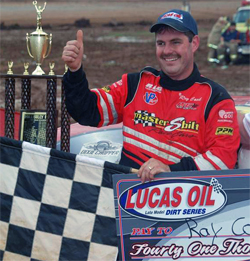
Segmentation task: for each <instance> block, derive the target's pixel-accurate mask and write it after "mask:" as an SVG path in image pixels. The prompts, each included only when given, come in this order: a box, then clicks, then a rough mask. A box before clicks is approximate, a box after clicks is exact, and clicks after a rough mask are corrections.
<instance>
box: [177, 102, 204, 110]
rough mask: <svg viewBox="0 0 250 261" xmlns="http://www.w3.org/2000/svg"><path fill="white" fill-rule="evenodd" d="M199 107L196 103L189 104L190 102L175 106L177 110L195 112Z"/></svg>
mask: <svg viewBox="0 0 250 261" xmlns="http://www.w3.org/2000/svg"><path fill="white" fill-rule="evenodd" d="M198 106H199V105H198V104H197V103H193V102H192V103H191V102H179V103H178V104H176V108H177V109H183V110H197V107H198Z"/></svg>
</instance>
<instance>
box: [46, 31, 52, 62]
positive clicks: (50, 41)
mask: <svg viewBox="0 0 250 261" xmlns="http://www.w3.org/2000/svg"><path fill="white" fill-rule="evenodd" d="M51 46H52V34H50V35H49V48H48V51H47V53H46V54H45V56H44V58H47V57H48V55H49V54H50V51H51Z"/></svg>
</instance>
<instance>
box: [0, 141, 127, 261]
mask: <svg viewBox="0 0 250 261" xmlns="http://www.w3.org/2000/svg"><path fill="white" fill-rule="evenodd" d="M112 165H114V166H115V167H114V168H113V169H112ZM119 166H120V165H117V164H112V163H109V162H105V161H103V160H97V159H91V158H87V157H84V156H80V155H75V154H71V153H66V152H62V151H57V150H55V149H49V148H45V147H42V146H38V145H34V144H31V143H29V142H25V141H23V142H21V141H16V140H12V139H8V138H3V137H0V180H1V182H0V235H1V236H0V238H1V240H0V241H1V242H0V260H41V261H42V260H43V261H47V260H71V261H72V260H85V261H98V260H99V261H103V260H110V261H112V260H113V261H114V260H116V258H117V253H118V248H117V243H118V240H117V236H116V224H115V210H114V196H113V186H112V174H113V173H121V172H122V173H129V172H125V171H126V170H125V169H124V168H126V167H124V168H123V170H122V171H119V170H118V167H119ZM121 167H123V166H121ZM123 171H124V172H123Z"/></svg>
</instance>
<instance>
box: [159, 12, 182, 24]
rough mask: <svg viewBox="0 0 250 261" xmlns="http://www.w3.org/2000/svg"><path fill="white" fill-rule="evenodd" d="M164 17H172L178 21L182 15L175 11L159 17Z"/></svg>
mask: <svg viewBox="0 0 250 261" xmlns="http://www.w3.org/2000/svg"><path fill="white" fill-rule="evenodd" d="M165 18H172V19H176V20H179V21H180V22H182V20H183V15H182V14H178V13H175V12H169V13H166V14H165V15H163V16H162V17H161V19H165Z"/></svg>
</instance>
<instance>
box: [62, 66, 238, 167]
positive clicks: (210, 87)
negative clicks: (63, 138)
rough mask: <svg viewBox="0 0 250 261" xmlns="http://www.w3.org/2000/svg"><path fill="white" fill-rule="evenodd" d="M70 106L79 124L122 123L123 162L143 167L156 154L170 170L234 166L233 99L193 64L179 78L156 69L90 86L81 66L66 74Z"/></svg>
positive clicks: (147, 68) (69, 110) (69, 108)
mask: <svg viewBox="0 0 250 261" xmlns="http://www.w3.org/2000/svg"><path fill="white" fill-rule="evenodd" d="M63 81H64V85H65V93H66V106H67V109H68V112H69V113H70V115H71V116H72V117H73V118H74V119H75V120H76V121H77V122H79V123H80V124H83V125H90V126H98V127H101V126H105V125H109V124H115V123H119V122H123V139H124V140H123V150H122V155H121V160H120V164H123V165H126V166H130V167H134V168H139V167H140V166H141V165H142V164H143V163H144V162H145V161H147V160H148V159H150V158H155V159H158V160H160V161H162V162H163V163H165V164H167V165H169V167H170V169H171V171H182V170H220V169H229V168H234V166H235V163H236V161H237V150H238V148H239V145H240V136H239V128H238V122H237V112H236V110H235V105H234V101H233V100H232V98H231V97H230V95H229V94H228V93H227V91H226V90H225V89H224V88H223V87H222V86H220V85H219V84H217V83H215V82H213V81H211V80H209V79H206V78H204V77H202V76H201V75H200V73H199V71H198V69H197V66H196V65H194V70H193V72H192V74H191V75H190V76H189V77H188V78H187V79H185V80H181V81H175V80H172V79H171V78H169V77H168V76H167V75H165V74H164V73H163V72H159V71H157V70H155V69H153V68H151V67H146V68H144V69H143V70H142V71H141V72H139V73H132V74H124V75H123V76H122V79H121V80H120V81H118V82H116V83H114V84H112V85H110V86H106V87H103V88H102V89H92V90H89V88H88V82H87V79H86V76H85V73H84V72H83V70H82V68H81V69H80V70H78V71H77V72H74V73H72V72H68V73H66V74H65V76H64V80H63Z"/></svg>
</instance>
